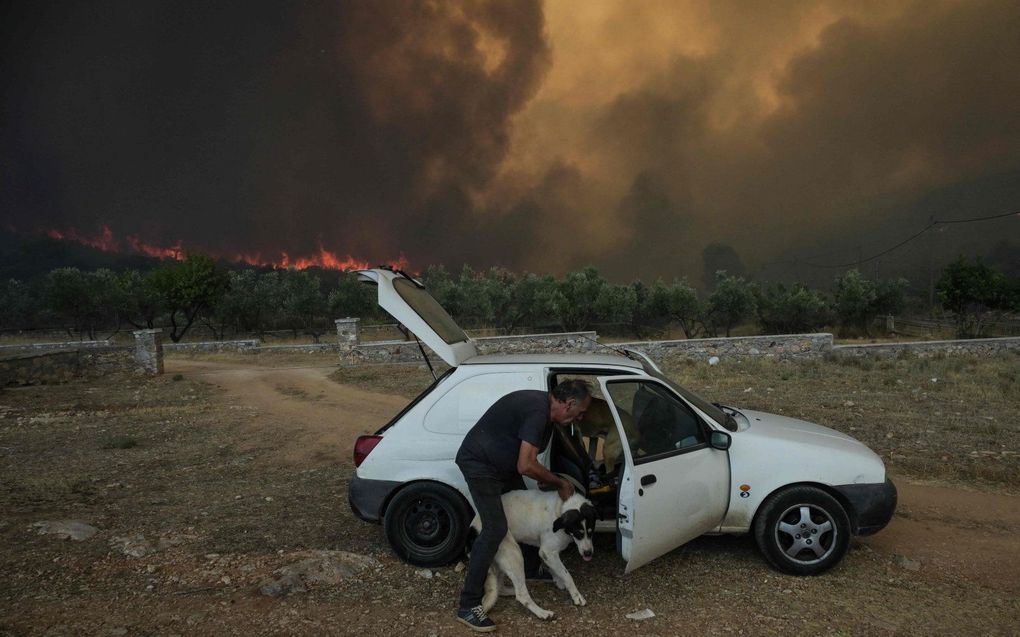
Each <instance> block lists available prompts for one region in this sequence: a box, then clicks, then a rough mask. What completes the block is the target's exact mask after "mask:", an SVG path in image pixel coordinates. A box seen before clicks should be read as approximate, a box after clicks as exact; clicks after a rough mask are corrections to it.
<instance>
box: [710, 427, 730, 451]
mask: <svg viewBox="0 0 1020 637" xmlns="http://www.w3.org/2000/svg"><path fill="white" fill-rule="evenodd" d="M708 444H709V445H711V446H712V448H713V449H718V450H719V451H726V450H727V449H729V448H730V445H731V444H733V437H732V436H730V435H729V434H728V433H726V432H725V431H717V430H715V429H713V430H712V435H711V437H709V439H708Z"/></svg>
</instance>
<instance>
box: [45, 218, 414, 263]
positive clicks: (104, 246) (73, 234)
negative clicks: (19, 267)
mask: <svg viewBox="0 0 1020 637" xmlns="http://www.w3.org/2000/svg"><path fill="white" fill-rule="evenodd" d="M44 233H45V235H46V236H47V237H49V238H51V239H55V240H57V241H74V242H75V243H80V244H82V245H87V246H90V247H92V248H95V249H97V250H102V251H103V252H120V251H121V246H120V242H119V241H117V239H116V237H115V236H114V234H113V231H112V230H110V228H109V227H107V226H105V225H104V226H103V229H102V232H101V233H100V234H99V235H97V236H87V235H84V234H81V233H79V232H78V231H77V230H75V229H74V228H69V229H66V230H57V229H55V228H53V229H49V230H45V231H44ZM124 242H125V243H126V244H127V249H128V251H130V252H135V253H138V254H144V255H146V256H150V257H155V258H158V259H174V260H176V261H182V260H184V257H185V253H184V246H183V243H182V242H181V241H180V240H178V241H177V242H176V243H174V244H173V245H170V246H158V245H154V244H151V243H146V242H144V241H142V240H141V239H140V238H139V237H138V236H137V235H127V236H125V237H124ZM226 260H228V261H231V262H233V263H246V264H248V265H252V266H262V267H273V268H296V269H298V270H304V269H307V268H313V267H318V268H323V269H326V270H340V271H343V272H347V271H351V270H364V269H366V268H369V267H371V266H370V265H369V263H368V262H367V261H362V260H360V259H356V258H354V257H352V256H351V255H350V254H348V255H346V256H344V257H340V256H339V255H338V254H337V253H336V252H331V251H329V250H327V249H326V248H325V247H323V245H322V242H321V241H320V242H319V251H318V253H317V254H312V255H309V256H295V257H291V256H290V255H289V254H288V253H286V252H283V251H281V252H280V253H279V257H278V258H276V259H273V258H269V257H264V256H263V255H262V253H261V252H239V253H236V254H234V255H232V256H229V257H226ZM387 265H389V266H390V267H393V268H396V269H399V270H408V269H409V264H408V261H407V257H405V256H404V254H403V253H401V255H400V257H399V258H397V259H394V260H390V261H389V262H387Z"/></svg>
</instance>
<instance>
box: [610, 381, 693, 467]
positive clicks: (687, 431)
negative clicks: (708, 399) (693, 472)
mask: <svg viewBox="0 0 1020 637" xmlns="http://www.w3.org/2000/svg"><path fill="white" fill-rule="evenodd" d="M608 389H609V394H610V398H611V399H612V401H613V403H614V404H615V405H616V409H617V410H618V411H619V412H620V415H621V417H622V418H624V419H625V420H628V419H629V420H631V421H632V422H633V423H634V425H633V427H632V428H631V429H628V431H627V434H628V439H627V444H628V445H629V446H630V450H631V454H632V455H633V457H634V462H635V463H640V462H641V461H642V460H643V459H651V458H652V457H655V456H660V455H663V454H672V453H674V452H677V451H684V450H687V449H691V448H694V447H699V446H701V445H704V444H705V443H706V435H705V429H704V427H703V425H702V423H701V420H700V419H699V418H698V416H697V415H696V414H695V413H694V412H693V411H692V410H691V408H690V407H688V406H687V405H686V404H685V403H684V402H683V401H681V400H679V399H678V398H677V397H676V396H674V395H673V394H672V393H670V392H669V391H668V390H667V389H666V388H664V387H662V386H661V385H658V384H656V383H649V382H637V381H635V382H614V383H609V384H608Z"/></svg>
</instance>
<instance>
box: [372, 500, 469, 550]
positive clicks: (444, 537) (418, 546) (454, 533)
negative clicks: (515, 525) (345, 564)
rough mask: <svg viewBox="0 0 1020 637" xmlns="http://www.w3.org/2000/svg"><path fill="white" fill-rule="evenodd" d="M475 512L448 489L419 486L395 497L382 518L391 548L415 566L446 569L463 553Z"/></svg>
mask: <svg viewBox="0 0 1020 637" xmlns="http://www.w3.org/2000/svg"><path fill="white" fill-rule="evenodd" d="M473 516H474V512H473V511H472V510H471V507H470V506H469V505H468V504H467V502H466V501H465V500H464V498H463V497H461V495H460V494H459V493H457V492H456V491H454V490H453V489H451V488H450V487H448V486H445V485H442V484H438V483H435V482H417V483H414V484H411V485H409V486H406V487H404V488H403V489H401V490H400V491H398V492H397V494H396V495H394V496H393V499H392V500H391V501H390V504H389V506H387V507H386V513H385V515H384V516H383V527H384V528H385V529H386V539H387V540H388V541H389V543H390V546H392V547H393V550H394V551H395V552H396V553H397V555H399V556H400V558H401V559H402V560H404V561H406V562H410V563H411V564H414V565H415V566H445V565H446V564H449V563H450V562H452V561H454V560H455V559H457V558H458V557H460V556H461V555H463V553H464V541H465V539H466V538H467V530H468V526H469V525H470V524H471V518H472V517H473Z"/></svg>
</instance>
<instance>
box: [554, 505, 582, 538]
mask: <svg viewBox="0 0 1020 637" xmlns="http://www.w3.org/2000/svg"><path fill="white" fill-rule="evenodd" d="M580 516H581V514H580V513H578V512H577V509H572V510H570V511H567V512H566V513H564V514H563V515H561V516H560V517H558V518H556V520H555V521H554V522H553V533H555V532H556V531H559V530H561V529H562V530H564V531H565V530H566V529H567V525H568V524H571V523H572V522H574V521H575V518H579V517H580Z"/></svg>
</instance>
